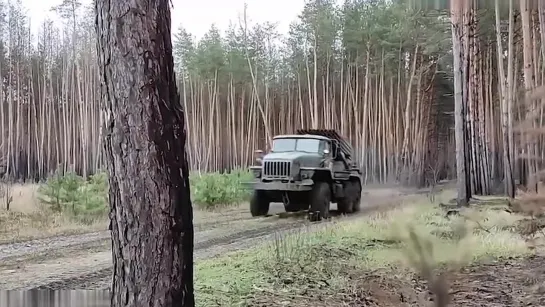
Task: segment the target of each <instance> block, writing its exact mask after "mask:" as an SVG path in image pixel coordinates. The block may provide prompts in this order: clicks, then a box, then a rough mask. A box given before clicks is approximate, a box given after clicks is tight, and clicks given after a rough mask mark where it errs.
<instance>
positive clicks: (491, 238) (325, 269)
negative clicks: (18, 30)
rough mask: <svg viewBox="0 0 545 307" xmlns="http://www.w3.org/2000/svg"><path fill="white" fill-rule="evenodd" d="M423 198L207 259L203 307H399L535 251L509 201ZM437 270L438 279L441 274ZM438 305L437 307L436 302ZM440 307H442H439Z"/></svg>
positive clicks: (201, 267)
mask: <svg viewBox="0 0 545 307" xmlns="http://www.w3.org/2000/svg"><path fill="white" fill-rule="evenodd" d="M452 196H453V193H452V191H448V192H443V193H441V194H440V195H438V196H437V197H436V201H437V202H434V203H432V202H431V201H430V200H429V199H425V198H424V197H422V198H420V199H415V200H413V201H411V202H410V203H407V204H404V205H403V206H400V207H398V208H396V209H393V210H390V211H386V212H379V213H376V214H373V215H372V216H369V217H365V218H362V219H358V220H356V221H352V222H342V223H334V224H333V225H331V226H330V227H327V228H325V229H323V230H319V231H317V232H312V233H294V234H290V235H287V236H284V237H277V238H276V240H275V241H274V242H272V243H266V244H263V245H261V246H256V247H255V248H254V249H251V250H246V251H241V252H235V253H232V254H229V255H225V256H223V257H219V258H215V259H209V260H204V261H201V262H199V263H198V264H197V267H196V293H197V294H196V295H197V302H198V304H199V305H200V306H343V303H350V304H351V305H350V306H354V304H355V303H358V304H362V305H365V306H400V305H401V304H402V303H403V302H402V301H400V300H401V299H402V298H403V297H405V299H406V303H410V302H411V301H413V302H414V303H422V302H423V301H428V300H429V298H430V294H429V293H428V292H427V291H426V289H427V288H428V286H429V289H430V290H431V291H432V292H433V293H437V294H438V297H442V298H443V300H444V299H445V298H446V297H448V296H449V295H448V293H449V292H448V279H449V278H448V275H449V274H450V275H453V274H456V272H457V271H459V270H460V268H462V267H466V266H471V265H474V264H476V263H489V262H493V261H496V260H499V259H506V258H509V257H515V258H519V257H525V256H529V255H531V254H532V253H533V251H532V249H531V248H530V247H529V244H528V243H527V242H526V241H527V240H526V237H525V236H523V235H522V234H521V233H520V227H517V225H519V224H520V223H521V221H524V220H525V219H526V218H525V217H524V215H523V213H514V212H510V211H512V210H511V209H509V208H510V206H509V203H508V202H507V201H506V200H505V199H499V198H491V199H489V200H486V201H479V202H477V203H476V204H473V205H471V206H470V207H469V208H465V209H462V210H457V209H455V208H454V207H452V206H446V205H438V202H441V201H443V202H445V200H447V199H450V198H452ZM439 273H441V274H439ZM436 303H438V304H439V303H440V302H438V301H437V300H436ZM436 306H444V305H436Z"/></svg>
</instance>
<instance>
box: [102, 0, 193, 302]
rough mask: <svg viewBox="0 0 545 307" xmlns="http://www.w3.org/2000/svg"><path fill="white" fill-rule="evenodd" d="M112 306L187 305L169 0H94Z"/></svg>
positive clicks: (185, 189)
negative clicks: (106, 176) (107, 186)
mask: <svg viewBox="0 0 545 307" xmlns="http://www.w3.org/2000/svg"><path fill="white" fill-rule="evenodd" d="M96 12H97V35H98V44H97V48H98V58H99V65H100V74H101V86H102V95H103V96H102V97H103V98H102V100H103V102H104V103H105V111H106V114H105V117H106V118H105V123H106V131H105V132H106V133H105V139H104V141H105V144H104V146H105V158H106V160H107V163H108V171H109V175H110V206H111V215H110V216H111V222H112V224H111V227H112V249H113V261H114V276H113V285H112V291H113V294H112V307H119V306H135V307H136V306H138V307H160V306H161V307H162V306H169V307H170V306H194V298H193V222H192V219H193V212H192V208H191V201H190V197H189V181H188V175H189V173H188V167H187V158H186V154H185V144H186V135H185V130H184V114H183V111H182V109H181V106H180V104H179V99H178V94H177V89H176V82H175V76H174V65H173V59H172V43H171V33H170V24H171V21H170V8H169V1H168V0H159V1H151V0H133V1H107V0H96Z"/></svg>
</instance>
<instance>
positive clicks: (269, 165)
mask: <svg viewBox="0 0 545 307" xmlns="http://www.w3.org/2000/svg"><path fill="white" fill-rule="evenodd" d="M290 171H291V162H289V161H265V163H263V177H268V178H289V177H290Z"/></svg>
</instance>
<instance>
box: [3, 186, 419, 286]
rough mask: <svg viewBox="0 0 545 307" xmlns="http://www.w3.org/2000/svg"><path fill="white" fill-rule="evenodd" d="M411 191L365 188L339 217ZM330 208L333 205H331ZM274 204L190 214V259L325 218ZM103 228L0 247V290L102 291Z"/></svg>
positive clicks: (106, 243) (105, 267)
mask: <svg viewBox="0 0 545 307" xmlns="http://www.w3.org/2000/svg"><path fill="white" fill-rule="evenodd" d="M414 192H415V191H414V190H401V189H387V188H376V189H370V190H367V191H366V195H365V196H364V197H363V198H362V211H361V212H360V213H359V214H357V215H351V216H349V217H344V218H343V219H353V218H357V217H358V216H361V215H363V214H366V213H368V212H369V211H374V210H377V209H380V208H382V207H385V206H387V205H389V204H395V203H396V202H399V200H400V199H401V198H403V197H405V196H407V195H410V194H412V193H414ZM332 209H335V208H332ZM282 212H284V210H283V207H282V205H274V206H273V208H272V210H271V213H272V214H273V216H269V217H264V218H257V219H256V218H251V217H250V215H249V212H248V209H247V208H246V206H243V207H240V208H233V209H229V210H225V211H223V212H221V213H210V212H207V213H204V212H199V211H196V212H195V218H194V220H195V257H196V259H197V260H199V259H203V258H208V257H213V256H216V255H219V254H222V253H225V252H228V251H234V250H239V249H244V248H248V247H250V246H252V245H255V244H256V243H258V242H263V241H264V240H269V239H271V238H273V237H274V235H275V234H276V233H279V232H280V233H285V232H289V231H294V230H297V231H300V230H301V229H302V230H304V231H311V230H312V229H314V228H317V227H324V226H325V225H327V222H323V223H315V224H309V223H308V222H306V221H305V220H304V219H303V218H302V217H301V216H300V215H299V216H297V215H287V214H281V215H280V216H283V217H279V215H278V214H279V213H282ZM109 236H110V234H109V232H108V231H103V232H96V233H88V234H84V235H74V236H63V237H54V238H47V239H41V240H34V241H28V242H22V243H16V244H4V245H0V276H2V278H1V279H0V289H2V290H26V289H36V288H38V289H106V288H107V287H108V286H109V283H110V277H111V268H112V263H111V251H110V237H109Z"/></svg>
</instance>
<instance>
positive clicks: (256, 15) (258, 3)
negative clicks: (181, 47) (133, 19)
mask: <svg viewBox="0 0 545 307" xmlns="http://www.w3.org/2000/svg"><path fill="white" fill-rule="evenodd" d="M22 1H23V5H24V6H25V8H26V9H27V10H28V15H29V16H30V18H31V24H32V32H33V33H34V34H36V33H37V29H38V28H39V26H40V24H41V23H42V21H43V20H44V18H46V17H48V16H49V17H54V16H55V15H54V14H53V13H51V12H49V9H50V8H51V7H52V6H55V5H58V4H60V3H62V0H22ZM81 1H82V3H90V0H81ZM244 2H246V3H248V16H249V18H250V19H251V21H255V22H262V21H271V22H278V30H279V31H280V32H281V33H287V30H288V27H289V23H290V22H291V21H293V20H295V18H296V17H297V15H298V14H299V13H300V12H301V10H302V8H303V5H304V2H305V0H274V1H270V0H172V3H173V5H174V9H173V10H172V24H173V25H172V28H173V31H175V30H176V29H177V28H178V26H179V25H180V24H181V25H183V26H184V27H185V28H186V29H187V30H188V31H189V32H191V33H192V34H193V35H195V36H196V37H197V38H200V37H202V35H203V34H204V33H205V32H206V31H207V30H208V29H209V28H210V26H211V25H212V23H215V24H216V25H217V26H218V27H219V28H220V29H221V30H222V31H224V30H225V29H226V28H227V26H228V24H229V20H232V21H234V22H238V21H237V18H238V16H242V12H243V9H244Z"/></svg>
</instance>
